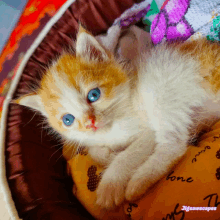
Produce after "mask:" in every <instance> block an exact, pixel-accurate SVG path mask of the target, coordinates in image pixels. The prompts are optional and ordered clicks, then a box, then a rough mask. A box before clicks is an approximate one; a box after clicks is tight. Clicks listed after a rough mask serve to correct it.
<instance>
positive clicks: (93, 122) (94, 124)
mask: <svg viewBox="0 0 220 220" xmlns="http://www.w3.org/2000/svg"><path fill="white" fill-rule="evenodd" d="M91 128H92V130H93V131H97V130H98V127H96V122H95V120H94V119H92V120H91V124H90V125H86V129H91Z"/></svg>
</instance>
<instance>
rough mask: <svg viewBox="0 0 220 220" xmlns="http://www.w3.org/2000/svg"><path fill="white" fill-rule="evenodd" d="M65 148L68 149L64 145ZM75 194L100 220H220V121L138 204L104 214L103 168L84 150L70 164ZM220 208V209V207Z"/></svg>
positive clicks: (130, 204)
mask: <svg viewBox="0 0 220 220" xmlns="http://www.w3.org/2000/svg"><path fill="white" fill-rule="evenodd" d="M64 149H65V146H64ZM68 165H69V168H70V172H71V175H72V177H73V180H74V182H75V186H74V189H73V192H74V194H75V195H76V197H77V198H78V199H79V201H80V202H81V203H82V204H83V205H84V206H85V207H86V209H87V210H88V211H89V212H90V213H91V214H92V215H93V216H94V217H96V218H99V219H120V220H121V219H126V218H128V219H132V220H136V219H137V220H139V219H147V220H151V219H152V220H155V219H160V220H168V219H172V220H174V219H178V220H179V219H187V220H188V219H209V220H211V219H220V205H219V204H220V197H219V199H218V196H220V122H218V123H216V124H215V125H214V126H213V127H212V131H210V132H208V133H206V134H205V135H203V136H202V138H201V141H200V143H199V145H198V147H194V146H189V149H188V152H187V154H186V155H185V156H184V158H183V159H182V160H181V161H180V162H179V164H178V165H177V166H175V168H173V169H172V170H171V171H170V173H169V174H168V175H166V176H165V177H164V178H162V179H161V180H160V181H159V182H158V183H157V184H155V185H154V186H153V188H151V189H150V190H149V191H148V192H147V193H146V194H145V195H144V197H143V198H141V199H140V200H139V201H136V202H135V203H129V202H126V203H125V204H123V205H122V206H121V207H119V208H118V209H117V210H115V211H109V212H107V213H102V211H101V210H100V209H99V207H98V206H96V204H95V201H96V192H95V190H96V188H97V186H98V183H99V180H100V176H101V172H102V170H103V169H102V167H101V166H99V165H98V164H96V163H95V162H94V161H93V160H92V159H91V157H90V156H89V155H88V154H87V152H86V151H85V149H81V150H80V151H79V152H78V154H77V155H76V156H74V157H73V158H72V159H70V160H69V161H68ZM218 205H219V206H218Z"/></svg>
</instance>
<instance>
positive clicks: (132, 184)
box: [125, 174, 152, 201]
mask: <svg viewBox="0 0 220 220" xmlns="http://www.w3.org/2000/svg"><path fill="white" fill-rule="evenodd" d="M151 185H152V183H151V182H149V181H148V180H147V178H146V177H140V176H139V175H135V174H134V175H133V177H132V178H131V180H130V181H129V182H128V186H127V188H126V192H125V198H126V199H127V200H128V201H135V200H137V199H139V198H140V197H141V196H142V195H143V194H144V193H145V192H146V191H147V190H148V188H149V187H150V186H151Z"/></svg>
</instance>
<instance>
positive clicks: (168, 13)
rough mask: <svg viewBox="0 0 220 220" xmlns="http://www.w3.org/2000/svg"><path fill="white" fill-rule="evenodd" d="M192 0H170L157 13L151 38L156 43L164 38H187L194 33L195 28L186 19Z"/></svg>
mask: <svg viewBox="0 0 220 220" xmlns="http://www.w3.org/2000/svg"><path fill="white" fill-rule="evenodd" d="M189 5H190V0H170V1H168V2H167V4H166V5H165V6H164V7H163V8H162V9H161V10H160V13H159V14H157V15H156V17H155V19H154V20H153V22H152V25H151V38H152V42H153V43H154V44H159V43H161V42H162V41H164V40H167V41H168V42H171V41H175V40H187V39H188V38H189V37H190V36H191V35H192V34H194V30H193V28H192V27H191V26H190V24H189V23H188V22H187V20H186V19H185V17H184V16H185V14H186V13H187V11H188V8H189Z"/></svg>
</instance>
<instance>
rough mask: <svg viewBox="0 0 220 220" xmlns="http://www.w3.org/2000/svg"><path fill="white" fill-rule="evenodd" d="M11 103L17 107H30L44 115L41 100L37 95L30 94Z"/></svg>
mask: <svg viewBox="0 0 220 220" xmlns="http://www.w3.org/2000/svg"><path fill="white" fill-rule="evenodd" d="M11 103H16V104H19V105H24V106H27V107H30V108H32V109H35V110H37V111H39V112H41V113H42V114H43V115H46V112H45V110H44V108H43V103H42V101H41V98H40V96H39V95H37V94H30V95H25V96H22V97H20V98H18V99H15V100H12V101H11Z"/></svg>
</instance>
